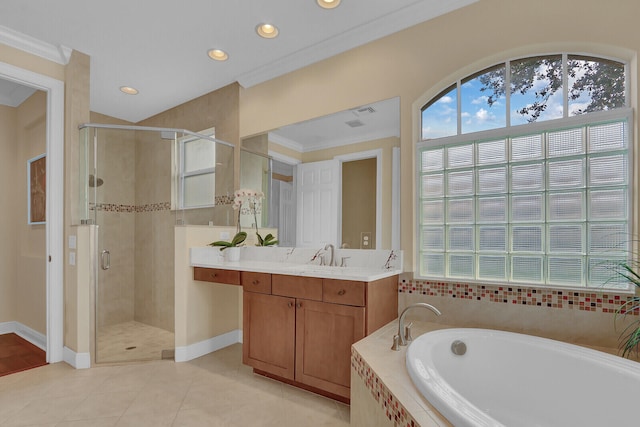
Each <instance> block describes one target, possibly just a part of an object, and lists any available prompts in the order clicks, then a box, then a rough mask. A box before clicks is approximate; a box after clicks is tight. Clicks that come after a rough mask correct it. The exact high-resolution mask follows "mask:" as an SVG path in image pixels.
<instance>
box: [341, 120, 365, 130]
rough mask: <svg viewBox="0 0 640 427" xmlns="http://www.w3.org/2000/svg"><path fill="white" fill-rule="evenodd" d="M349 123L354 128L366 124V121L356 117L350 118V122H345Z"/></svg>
mask: <svg viewBox="0 0 640 427" xmlns="http://www.w3.org/2000/svg"><path fill="white" fill-rule="evenodd" d="M345 123H346V124H347V125H349V126H351V127H352V128H357V127H359V126H364V123H362V122H361V121H360V120H358V119H356V120H349V121H348V122H345Z"/></svg>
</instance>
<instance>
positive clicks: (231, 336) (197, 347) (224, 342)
mask: <svg viewBox="0 0 640 427" xmlns="http://www.w3.org/2000/svg"><path fill="white" fill-rule="evenodd" d="M241 342H242V329H236V330H233V331H231V332H227V333H226V334H222V335H218V336H216V337H213V338H209V339H208V340H204V341H200V342H197V343H195V344H190V345H187V346H183V347H176V354H175V361H176V362H188V361H189V360H193V359H196V358H198V357H201V356H204V355H205V354H209V353H213V352H214V351H217V350H220V349H221V348H225V347H228V346H230V345H233V344H237V343H241Z"/></svg>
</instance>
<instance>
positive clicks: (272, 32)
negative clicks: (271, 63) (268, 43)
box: [256, 24, 278, 39]
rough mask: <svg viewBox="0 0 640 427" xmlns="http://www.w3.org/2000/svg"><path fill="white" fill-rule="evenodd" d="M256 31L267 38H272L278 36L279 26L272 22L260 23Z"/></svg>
mask: <svg viewBox="0 0 640 427" xmlns="http://www.w3.org/2000/svg"><path fill="white" fill-rule="evenodd" d="M256 33H258V35H259V36H260V37H264V38H265V39H272V38H274V37H277V36H278V28H277V27H276V26H275V25H271V24H260V25H258V26H257V27H256Z"/></svg>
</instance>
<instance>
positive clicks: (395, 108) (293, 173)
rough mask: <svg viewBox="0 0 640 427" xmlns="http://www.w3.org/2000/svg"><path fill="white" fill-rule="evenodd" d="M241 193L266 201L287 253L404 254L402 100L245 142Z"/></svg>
mask: <svg viewBox="0 0 640 427" xmlns="http://www.w3.org/2000/svg"><path fill="white" fill-rule="evenodd" d="M242 147H243V148H242V150H241V156H240V186H241V188H251V189H260V190H261V191H263V193H264V194H265V200H264V202H263V209H262V216H261V217H260V218H259V219H258V221H259V222H260V223H261V226H262V227H273V228H277V229H278V239H279V241H280V246H313V247H315V246H321V245H324V244H326V243H332V244H334V245H336V247H345V248H351V249H397V248H399V246H400V239H399V229H400V227H399V212H400V207H399V197H400V186H399V180H400V177H399V155H400V154H399V153H400V100H399V98H392V99H388V100H384V101H379V102H374V103H371V104H367V105H362V106H358V107H354V108H351V109H348V110H345V111H341V112H338V113H334V114H330V115H327V116H323V117H319V118H315V119H311V120H308V121H304V122H300V123H295V124H291V125H288V126H284V127H281V128H279V129H274V130H271V131H269V132H267V133H264V134H261V135H256V136H252V137H251V138H246V139H243V141H242Z"/></svg>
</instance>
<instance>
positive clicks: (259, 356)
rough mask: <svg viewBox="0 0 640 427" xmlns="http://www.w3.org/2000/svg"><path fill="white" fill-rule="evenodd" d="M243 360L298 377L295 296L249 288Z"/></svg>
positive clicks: (245, 295) (245, 294) (284, 375)
mask: <svg viewBox="0 0 640 427" xmlns="http://www.w3.org/2000/svg"><path fill="white" fill-rule="evenodd" d="M242 303H243V310H242V319H243V322H242V323H243V330H242V334H243V344H242V362H243V363H244V364H246V365H249V366H252V367H254V368H255V369H259V370H261V371H265V372H269V373H272V374H273V375H277V376H279V377H282V378H286V379H288V380H293V379H294V377H295V370H294V368H295V339H296V329H295V328H296V309H295V299H294V298H286V297H280V296H276V295H266V294H263V293H257V292H251V291H247V290H246V288H245V291H244V292H243V295H242Z"/></svg>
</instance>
